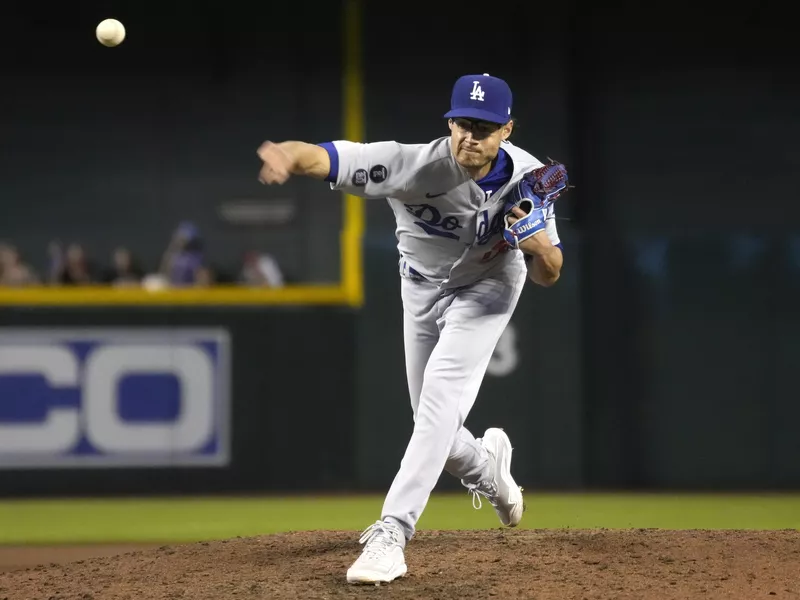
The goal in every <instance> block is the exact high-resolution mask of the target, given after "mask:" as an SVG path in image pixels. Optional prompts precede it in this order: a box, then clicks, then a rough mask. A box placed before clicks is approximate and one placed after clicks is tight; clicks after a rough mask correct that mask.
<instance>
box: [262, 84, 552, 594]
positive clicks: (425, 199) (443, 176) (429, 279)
mask: <svg viewBox="0 0 800 600" xmlns="http://www.w3.org/2000/svg"><path fill="white" fill-rule="evenodd" d="M511 107H512V94H511V90H510V88H509V86H508V84H507V83H506V82H505V81H503V80H502V79H498V78H496V77H492V76H490V75H488V74H486V73H484V74H482V75H465V76H463V77H460V78H459V79H458V80H457V81H456V82H455V85H454V86H453V91H452V97H451V104H450V111H449V112H447V113H446V114H445V115H444V117H445V118H446V119H447V123H448V126H449V128H450V135H449V136H445V137H441V138H438V139H435V140H433V141H432V142H429V143H424V144H401V143H398V142H394V141H382V142H375V143H356V142H352V141H346V140H340V141H334V142H330V143H322V144H309V143H304V142H299V141H285V142H282V143H274V142H269V141H268V142H265V143H264V144H263V145H262V146H261V147H260V148H259V149H258V155H259V156H260V158H261V160H262V161H263V166H262V168H261V172H260V175H259V179H260V181H261V182H262V183H264V184H282V183H284V182H285V181H287V179H289V177H290V176H292V175H305V176H309V177H313V178H316V179H320V180H324V181H327V182H329V183H330V187H331V189H334V190H344V191H346V192H348V193H350V194H354V195H358V196H361V197H364V198H376V199H386V200H387V201H388V203H389V206H390V207H391V209H392V210H393V211H394V214H395V217H396V221H397V228H396V237H397V241H398V251H399V273H400V278H401V294H402V301H403V309H404V327H403V329H404V343H405V358H406V372H407V377H408V389H409V394H410V397H411V408H412V410H413V416H414V430H413V434H412V436H411V440H410V441H409V443H408V447H407V448H406V451H405V455H404V457H403V459H402V462H401V464H400V468H399V470H398V472H397V475H396V476H395V479H394V481H393V483H392V485H391V488H390V489H389V492H388V494H387V496H386V499H385V502H384V505H383V510H382V513H381V516H380V520H378V521H377V522H375V523H374V524H373V525H371V526H370V527H368V528H367V529H366V530H365V531H364V533H363V534H362V536H361V539H360V542H361V543H362V544H364V548H363V551H362V553H361V555H360V556H359V557H358V559H357V560H356V561H355V563H354V564H353V565H352V566H351V567H350V569H349V570H348V571H347V581H348V582H350V583H378V582H389V581H392V580H393V579H395V578H397V577H401V576H403V575H405V573H406V563H405V557H404V549H405V545H406V542H407V541H409V540H410V539H411V538H412V536H413V535H414V532H415V526H416V523H417V521H418V519H419V517H420V515H421V514H422V511H423V510H424V508H425V505H426V504H427V502H428V498H429V497H430V494H431V492H432V490H433V488H434V486H435V485H436V482H437V481H438V479H439V476H440V475H441V473H442V470H443V469H445V470H447V471H448V472H449V473H451V474H452V475H454V476H455V477H457V478H459V479H460V480H461V483H462V484H463V485H464V486H465V487H466V488H467V489H468V491H469V492H470V493H471V494H472V495H473V505H474V506H475V508H480V506H481V497H484V498H486V499H487V500H488V501H489V502H490V503H491V504H492V506H493V507H494V509H495V510H496V512H497V514H498V516H499V518H500V521H501V522H502V523H503V525H506V526H511V527H513V526H516V525H517V524H518V523H519V522H520V519H521V518H522V512H523V498H522V490H521V488H520V487H519V486H518V485H517V484H516V483H515V481H514V478H513V477H512V476H511V452H512V447H511V442H510V441H509V438H508V436H507V435H506V434H505V433H504V432H503V430H501V429H497V428H491V429H488V430H487V431H486V432H485V433H484V434H483V437H482V438H479V439H476V438H475V437H474V436H473V435H472V433H470V432H469V431H468V430H467V429H466V428H465V427H464V422H465V420H466V418H467V415H468V414H469V411H470V409H471V408H472V405H473V403H474V402H475V399H476V396H477V394H478V389H479V387H480V385H481V382H482V380H483V377H484V374H485V372H486V369H487V366H488V364H489V360H490V359H491V357H492V353H493V351H494V348H495V346H496V344H497V342H498V340H499V338H500V335H501V334H502V333H503V330H504V329H505V327H506V325H507V324H508V322H509V320H510V318H511V315H512V313H513V312H514V309H515V307H516V305H517V300H518V299H519V296H520V293H521V292H522V288H523V286H524V284H525V281H526V280H527V279H531V280H532V281H534V282H535V283H537V284H539V285H542V286H550V285H552V284H553V283H555V282H556V281H557V280H558V278H559V274H560V270H561V265H562V254H561V244H560V242H559V237H558V233H557V231H556V224H555V215H554V209H553V205H552V201H553V200H554V199H555V198H556V197H557V196H558V194H560V193H561V192H562V191H563V190H565V189H566V187H567V181H566V180H567V176H566V170H565V169H564V167H563V165H560V164H558V163H553V164H551V165H544V164H543V163H542V162H540V161H539V160H537V159H536V158H534V157H533V156H531V155H530V154H528V153H527V152H526V151H524V150H522V149H521V148H518V147H516V146H515V145H514V144H512V143H510V142H509V141H508V137H509V136H510V135H511V132H512V129H513V120H512V118H511Z"/></svg>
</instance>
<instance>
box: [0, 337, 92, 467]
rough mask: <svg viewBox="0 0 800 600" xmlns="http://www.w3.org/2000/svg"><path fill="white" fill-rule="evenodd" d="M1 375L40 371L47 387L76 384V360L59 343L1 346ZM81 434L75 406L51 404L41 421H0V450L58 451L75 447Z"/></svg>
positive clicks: (77, 372)
mask: <svg viewBox="0 0 800 600" xmlns="http://www.w3.org/2000/svg"><path fill="white" fill-rule="evenodd" d="M1 375H40V376H41V377H43V378H44V379H45V381H46V382H47V384H48V385H49V386H50V387H51V388H76V387H78V381H79V368H78V360H77V359H76V358H75V356H74V355H73V353H72V352H70V351H69V349H67V348H64V347H60V346H22V345H21V346H13V345H10V346H3V347H2V348H0V376H1ZM80 437H81V432H80V419H79V418H78V410H77V409H75V408H71V407H53V408H49V409H48V411H47V416H46V417H45V419H44V421H40V422H38V423H19V424H15V425H13V426H11V425H0V454H3V453H11V454H34V453H35V454H58V453H62V452H68V451H70V450H72V448H74V447H75V445H76V444H77V443H78V441H79V440H80Z"/></svg>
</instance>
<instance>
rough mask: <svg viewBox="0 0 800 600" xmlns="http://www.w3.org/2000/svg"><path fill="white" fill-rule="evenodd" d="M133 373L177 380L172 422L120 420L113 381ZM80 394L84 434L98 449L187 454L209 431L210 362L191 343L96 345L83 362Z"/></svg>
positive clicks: (116, 385)
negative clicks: (177, 404) (177, 401)
mask: <svg viewBox="0 0 800 600" xmlns="http://www.w3.org/2000/svg"><path fill="white" fill-rule="evenodd" d="M133 374H142V375H144V374H147V375H159V374H167V375H174V376H175V377H176V378H177V379H178V382H179V385H180V390H181V391H180V398H181V406H180V408H179V411H178V417H177V419H176V420H175V421H174V422H172V423H127V422H125V421H124V420H122V419H121V418H120V416H119V408H118V404H119V398H118V388H119V382H120V380H121V379H122V378H123V377H125V376H126V375H133ZM83 394H84V395H83V403H84V410H85V412H86V435H87V437H88V438H89V440H90V441H91V442H92V444H93V445H94V446H95V447H96V448H97V449H98V450H100V451H102V452H108V453H110V454H115V453H122V452H144V453H147V452H175V453H182V452H188V451H192V450H197V448H198V447H200V446H202V445H203V444H204V443H205V442H206V440H208V439H209V437H210V436H211V435H212V434H213V431H214V366H213V364H212V361H211V358H210V357H209V356H208V355H207V354H206V353H204V352H203V351H202V350H200V349H199V348H197V347H196V346H180V345H175V346H136V345H119V346H101V347H99V348H98V349H97V350H95V351H94V352H93V353H92V354H90V355H89V357H88V359H87V361H86V366H85V372H84V387H83Z"/></svg>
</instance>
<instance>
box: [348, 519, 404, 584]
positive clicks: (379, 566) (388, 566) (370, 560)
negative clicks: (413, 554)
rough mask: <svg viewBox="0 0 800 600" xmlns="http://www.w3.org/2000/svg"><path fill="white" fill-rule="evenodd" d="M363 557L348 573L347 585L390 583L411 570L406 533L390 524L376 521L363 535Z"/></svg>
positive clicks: (361, 540)
mask: <svg viewBox="0 0 800 600" xmlns="http://www.w3.org/2000/svg"><path fill="white" fill-rule="evenodd" d="M358 541H359V543H360V544H364V550H363V551H362V552H361V556H359V557H358V560H356V562H354V563H353V566H352V567H350V568H349V569H348V570H347V583H388V582H390V581H392V580H393V579H397V578H398V577H402V576H403V575H405V574H406V571H407V570H408V569H407V567H406V559H405V556H404V554H403V546H404V542H405V537H404V535H403V531H402V530H401V529H400V527H398V526H397V525H395V524H394V523H391V522H389V521H377V522H375V523H374V524H372V525H370V526H369V527H367V528H366V529H365V530H364V533H362V534H361V539H360V540H358Z"/></svg>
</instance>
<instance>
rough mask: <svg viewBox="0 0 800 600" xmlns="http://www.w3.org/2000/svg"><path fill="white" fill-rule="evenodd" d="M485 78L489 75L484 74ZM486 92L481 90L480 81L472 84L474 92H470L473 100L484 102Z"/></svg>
mask: <svg viewBox="0 0 800 600" xmlns="http://www.w3.org/2000/svg"><path fill="white" fill-rule="evenodd" d="M483 75H484V77H489V74H488V73H484V74H483ZM484 93H485V92H484V91H483V90H482V89H481V82H480V81H473V82H472V92H470V95H469V97H470V99H471V100H480V101H481V102H483V95H484Z"/></svg>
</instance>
